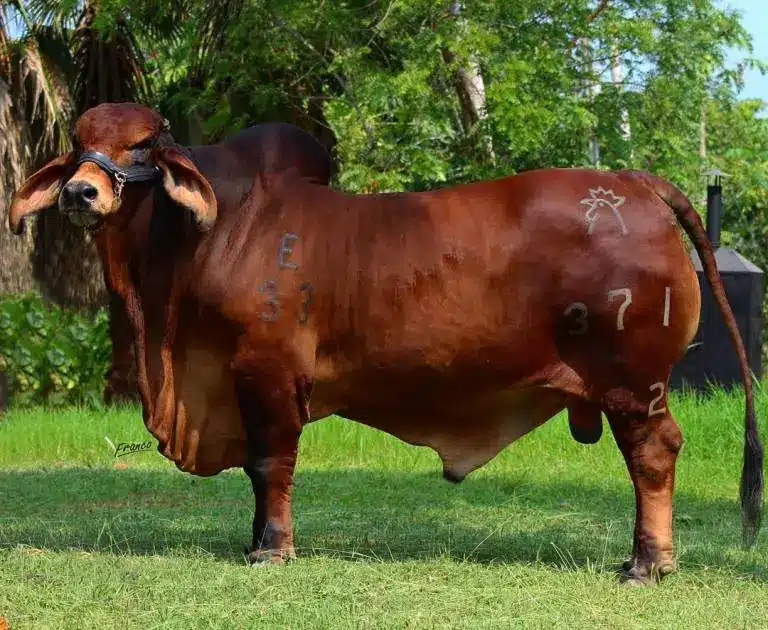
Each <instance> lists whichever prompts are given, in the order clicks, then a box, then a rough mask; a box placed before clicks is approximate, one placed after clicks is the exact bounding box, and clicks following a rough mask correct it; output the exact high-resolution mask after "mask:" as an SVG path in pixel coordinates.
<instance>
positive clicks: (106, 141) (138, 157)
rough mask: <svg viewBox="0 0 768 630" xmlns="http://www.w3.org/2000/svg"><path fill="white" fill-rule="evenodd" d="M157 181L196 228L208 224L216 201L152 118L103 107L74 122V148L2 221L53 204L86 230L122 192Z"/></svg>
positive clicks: (112, 208) (42, 173) (110, 210)
mask: <svg viewBox="0 0 768 630" xmlns="http://www.w3.org/2000/svg"><path fill="white" fill-rule="evenodd" d="M161 182H162V185H163V187H164V188H165V190H166V191H167V192H168V195H169V196H170V197H171V199H173V200H174V201H175V202H176V203H178V204H180V205H181V206H183V207H185V208H188V209H189V210H190V211H191V212H192V213H193V214H194V216H195V218H196V220H197V224H198V225H199V227H200V228H201V229H203V230H205V229H208V228H210V227H211V226H212V225H213V222H214V221H215V219H216V211H217V208H216V197H215V195H214V193H213V190H212V188H211V186H210V184H209V183H208V181H207V180H206V179H205V177H203V175H202V174H201V173H200V172H199V171H198V170H197V168H196V167H195V165H194V163H193V162H192V160H191V159H190V158H189V157H187V155H186V154H185V153H184V152H183V150H182V149H180V148H179V147H178V146H177V145H176V144H175V143H174V141H173V138H172V137H171V135H170V133H169V131H168V123H167V121H165V120H164V119H163V118H162V116H160V115H159V114H158V113H157V112H155V111H154V110H152V109H149V108H148V107H144V106H142V105H137V104H135V103H105V104H103V105H98V106H96V107H93V108H91V109H89V110H88V111H87V112H85V114H83V115H82V116H81V117H80V119H79V120H78V121H77V126H76V137H75V142H74V149H73V151H71V152H70V153H67V154H65V155H62V156H59V157H57V158H55V159H54V160H52V161H51V162H49V163H48V164H46V165H45V166H44V167H43V168H41V169H40V170H39V171H37V172H36V173H34V174H33V175H32V176H31V177H30V178H29V179H27V181H25V182H24V184H23V185H22V186H21V188H20V189H19V190H18V191H17V192H16V194H15V195H14V197H13V202H12V203H11V209H10V211H9V216H8V222H9V225H10V228H11V230H13V232H14V233H16V234H19V233H21V231H22V230H23V220H24V217H26V216H28V215H31V214H34V213H36V212H39V211H41V210H43V209H44V208H47V207H49V206H53V205H55V204H56V203H57V202H58V206H59V209H60V210H61V212H63V213H64V214H65V215H67V216H68V217H69V218H70V220H71V221H72V222H73V223H75V224H76V225H80V226H84V227H88V228H94V227H97V226H99V225H101V224H102V223H103V222H104V221H105V219H106V218H107V217H109V216H110V215H114V214H115V213H117V212H118V210H119V209H120V207H121V198H122V195H123V188H124V187H130V186H139V185H140V186H154V185H158V184H160V183H161Z"/></svg>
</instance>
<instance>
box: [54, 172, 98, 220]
mask: <svg viewBox="0 0 768 630" xmlns="http://www.w3.org/2000/svg"><path fill="white" fill-rule="evenodd" d="M98 196H99V191H98V190H97V189H96V187H95V186H92V185H91V184H89V183H88V182H85V181H69V182H67V184H66V185H65V186H64V187H63V188H62V189H61V194H60V195H59V210H60V211H61V212H62V214H64V215H65V216H66V217H67V218H68V219H69V220H70V221H71V222H72V223H73V224H74V225H76V226H78V227H84V228H93V227H95V226H96V225H98V224H99V222H100V221H101V215H100V214H99V213H98V212H97V211H96V209H95V208H94V203H95V202H96V200H97V198H98Z"/></svg>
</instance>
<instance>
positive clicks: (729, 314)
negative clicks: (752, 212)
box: [623, 171, 763, 546]
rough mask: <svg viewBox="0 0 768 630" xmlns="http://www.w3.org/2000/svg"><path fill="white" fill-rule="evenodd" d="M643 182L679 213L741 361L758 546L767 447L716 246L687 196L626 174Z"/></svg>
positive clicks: (747, 478)
mask: <svg viewBox="0 0 768 630" xmlns="http://www.w3.org/2000/svg"><path fill="white" fill-rule="evenodd" d="M623 172H625V173H627V174H629V175H630V176H632V177H633V178H634V179H637V180H639V181H641V182H642V183H643V184H645V185H646V186H647V187H649V188H650V189H651V190H652V191H653V192H654V193H656V195H658V196H659V197H660V198H661V199H662V200H663V201H664V202H665V203H666V204H667V205H668V206H669V207H670V208H672V210H674V212H675V216H676V217H677V220H678V222H679V223H680V225H681V226H682V227H683V229H684V230H685V232H686V233H687V234H688V236H689V237H690V239H691V241H692V242H693V245H694V247H695V248H696V251H697V252H698V254H699V258H701V264H702V266H703V267H704V275H706V277H707V281H708V282H709V286H710V287H711V288H712V294H713V295H714V297H715V301H716V302H717V306H718V308H719V309H720V313H721V314H722V316H723V319H724V320H725V325H726V326H727V327H728V332H729V333H730V335H731V340H732V341H733V345H734V346H735V347H736V354H737V355H738V358H739V366H740V367H741V376H742V379H743V380H744V393H745V396H746V417H745V420H744V464H743V468H742V473H741V520H742V529H743V537H744V543H745V544H746V545H747V546H751V545H752V544H754V542H755V539H756V538H757V534H758V531H759V529H760V519H761V510H762V503H763V445H762V443H761V442H760V435H759V434H758V431H757V420H756V417H755V400H754V394H753V388H752V373H751V371H750V369H749V364H748V362H747V352H746V350H745V349H744V343H743V341H742V339H741V335H740V334H739V329H738V327H737V325H736V318H735V317H734V316H733V311H732V310H731V306H730V304H729V303H728V298H727V297H726V295H725V289H724V288H723V282H722V280H721V279H720V274H719V273H718V271H717V263H716V262H715V254H714V251H713V249H712V243H711V242H710V241H709V238H707V233H706V230H705V229H704V225H703V224H702V222H701V217H699V215H698V213H697V212H696V210H695V209H694V208H693V206H692V205H691V202H690V201H689V200H688V199H687V198H686V196H685V195H684V194H683V193H682V192H681V191H680V190H679V189H678V188H677V187H676V186H674V185H673V184H671V183H670V182H668V181H665V180H663V179H661V178H660V177H656V176H655V175H652V174H650V173H646V172H644V171H623Z"/></svg>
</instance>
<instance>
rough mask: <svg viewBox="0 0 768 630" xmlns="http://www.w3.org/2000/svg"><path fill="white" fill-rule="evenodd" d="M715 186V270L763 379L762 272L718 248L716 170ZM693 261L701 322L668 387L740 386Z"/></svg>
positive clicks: (710, 214) (710, 230) (711, 220)
mask: <svg viewBox="0 0 768 630" xmlns="http://www.w3.org/2000/svg"><path fill="white" fill-rule="evenodd" d="M712 175H713V176H714V182H713V183H712V184H710V185H709V186H707V235H708V236H709V240H710V241H712V245H713V247H715V248H716V251H715V259H716V260H717V268H718V270H719V272H720V276H721V277H722V279H723V285H724V286H725V292H726V295H727V296H728V301H729V302H730V304H731V309H732V310H733V314H734V316H735V317H736V322H737V324H738V326H739V332H740V333H741V338H742V340H743V341H744V346H745V347H746V350H747V357H748V359H749V366H750V368H751V370H752V372H753V373H754V374H755V376H756V377H757V378H760V377H761V376H762V360H761V345H762V331H763V292H764V284H763V271H762V270H761V269H760V268H759V267H757V265H755V264H753V263H752V262H750V261H749V260H747V259H746V258H744V257H743V256H742V255H741V254H739V253H738V252H737V251H735V250H734V249H731V248H728V247H720V215H721V210H722V185H721V178H722V176H723V175H724V173H721V172H719V171H714V172H713V173H712ZM691 258H692V260H693V264H694V266H695V268H696V275H697V276H698V277H699V287H700V288H701V319H700V322H699V329H698V331H697V332H696V337H695V338H694V340H693V342H692V343H691V346H690V347H689V349H688V352H687V353H686V355H685V357H683V359H682V360H681V361H680V362H678V363H677V365H675V367H674V368H673V370H672V377H671V379H670V387H672V388H673V389H678V390H680V389H683V388H685V387H690V388H694V389H697V390H704V389H707V388H708V387H709V385H710V384H717V385H720V386H723V387H730V386H732V385H741V383H742V379H741V371H740V370H739V363H738V359H737V358H736V350H735V349H734V347H733V342H732V341H731V337H730V335H729V333H728V329H727V328H726V326H725V322H724V321H723V317H722V315H721V314H720V311H719V310H718V308H717V304H716V302H715V298H714V297H713V295H712V291H711V290H710V288H709V284H708V283H707V279H706V278H705V277H704V272H703V270H702V267H701V261H700V259H699V256H698V254H697V253H696V252H695V251H692V252H691Z"/></svg>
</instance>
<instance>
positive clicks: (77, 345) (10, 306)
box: [0, 295, 111, 407]
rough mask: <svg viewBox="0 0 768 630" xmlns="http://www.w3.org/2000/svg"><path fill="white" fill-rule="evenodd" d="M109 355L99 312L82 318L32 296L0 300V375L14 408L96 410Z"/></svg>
mask: <svg viewBox="0 0 768 630" xmlns="http://www.w3.org/2000/svg"><path fill="white" fill-rule="evenodd" d="M110 352H111V344H110V340H109V321H108V319H107V313H106V311H105V310H104V309H101V310H99V311H98V312H97V313H95V314H93V315H84V314H80V313H76V312H74V311H68V310H65V309H61V308H58V307H57V306H55V305H46V304H44V303H43V301H42V300H41V299H40V298H39V297H38V296H35V295H29V296H21V297H14V298H10V297H8V298H4V299H3V300H2V301H0V370H2V371H4V372H6V374H7V375H8V379H9V386H10V390H11V392H12V393H13V401H14V403H15V404H17V405H27V404H39V403H40V402H45V403H47V404H49V405H63V404H85V405H88V406H97V407H98V406H100V405H101V400H102V391H103V388H104V378H105V373H106V371H107V369H108V368H109V362H110Z"/></svg>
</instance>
